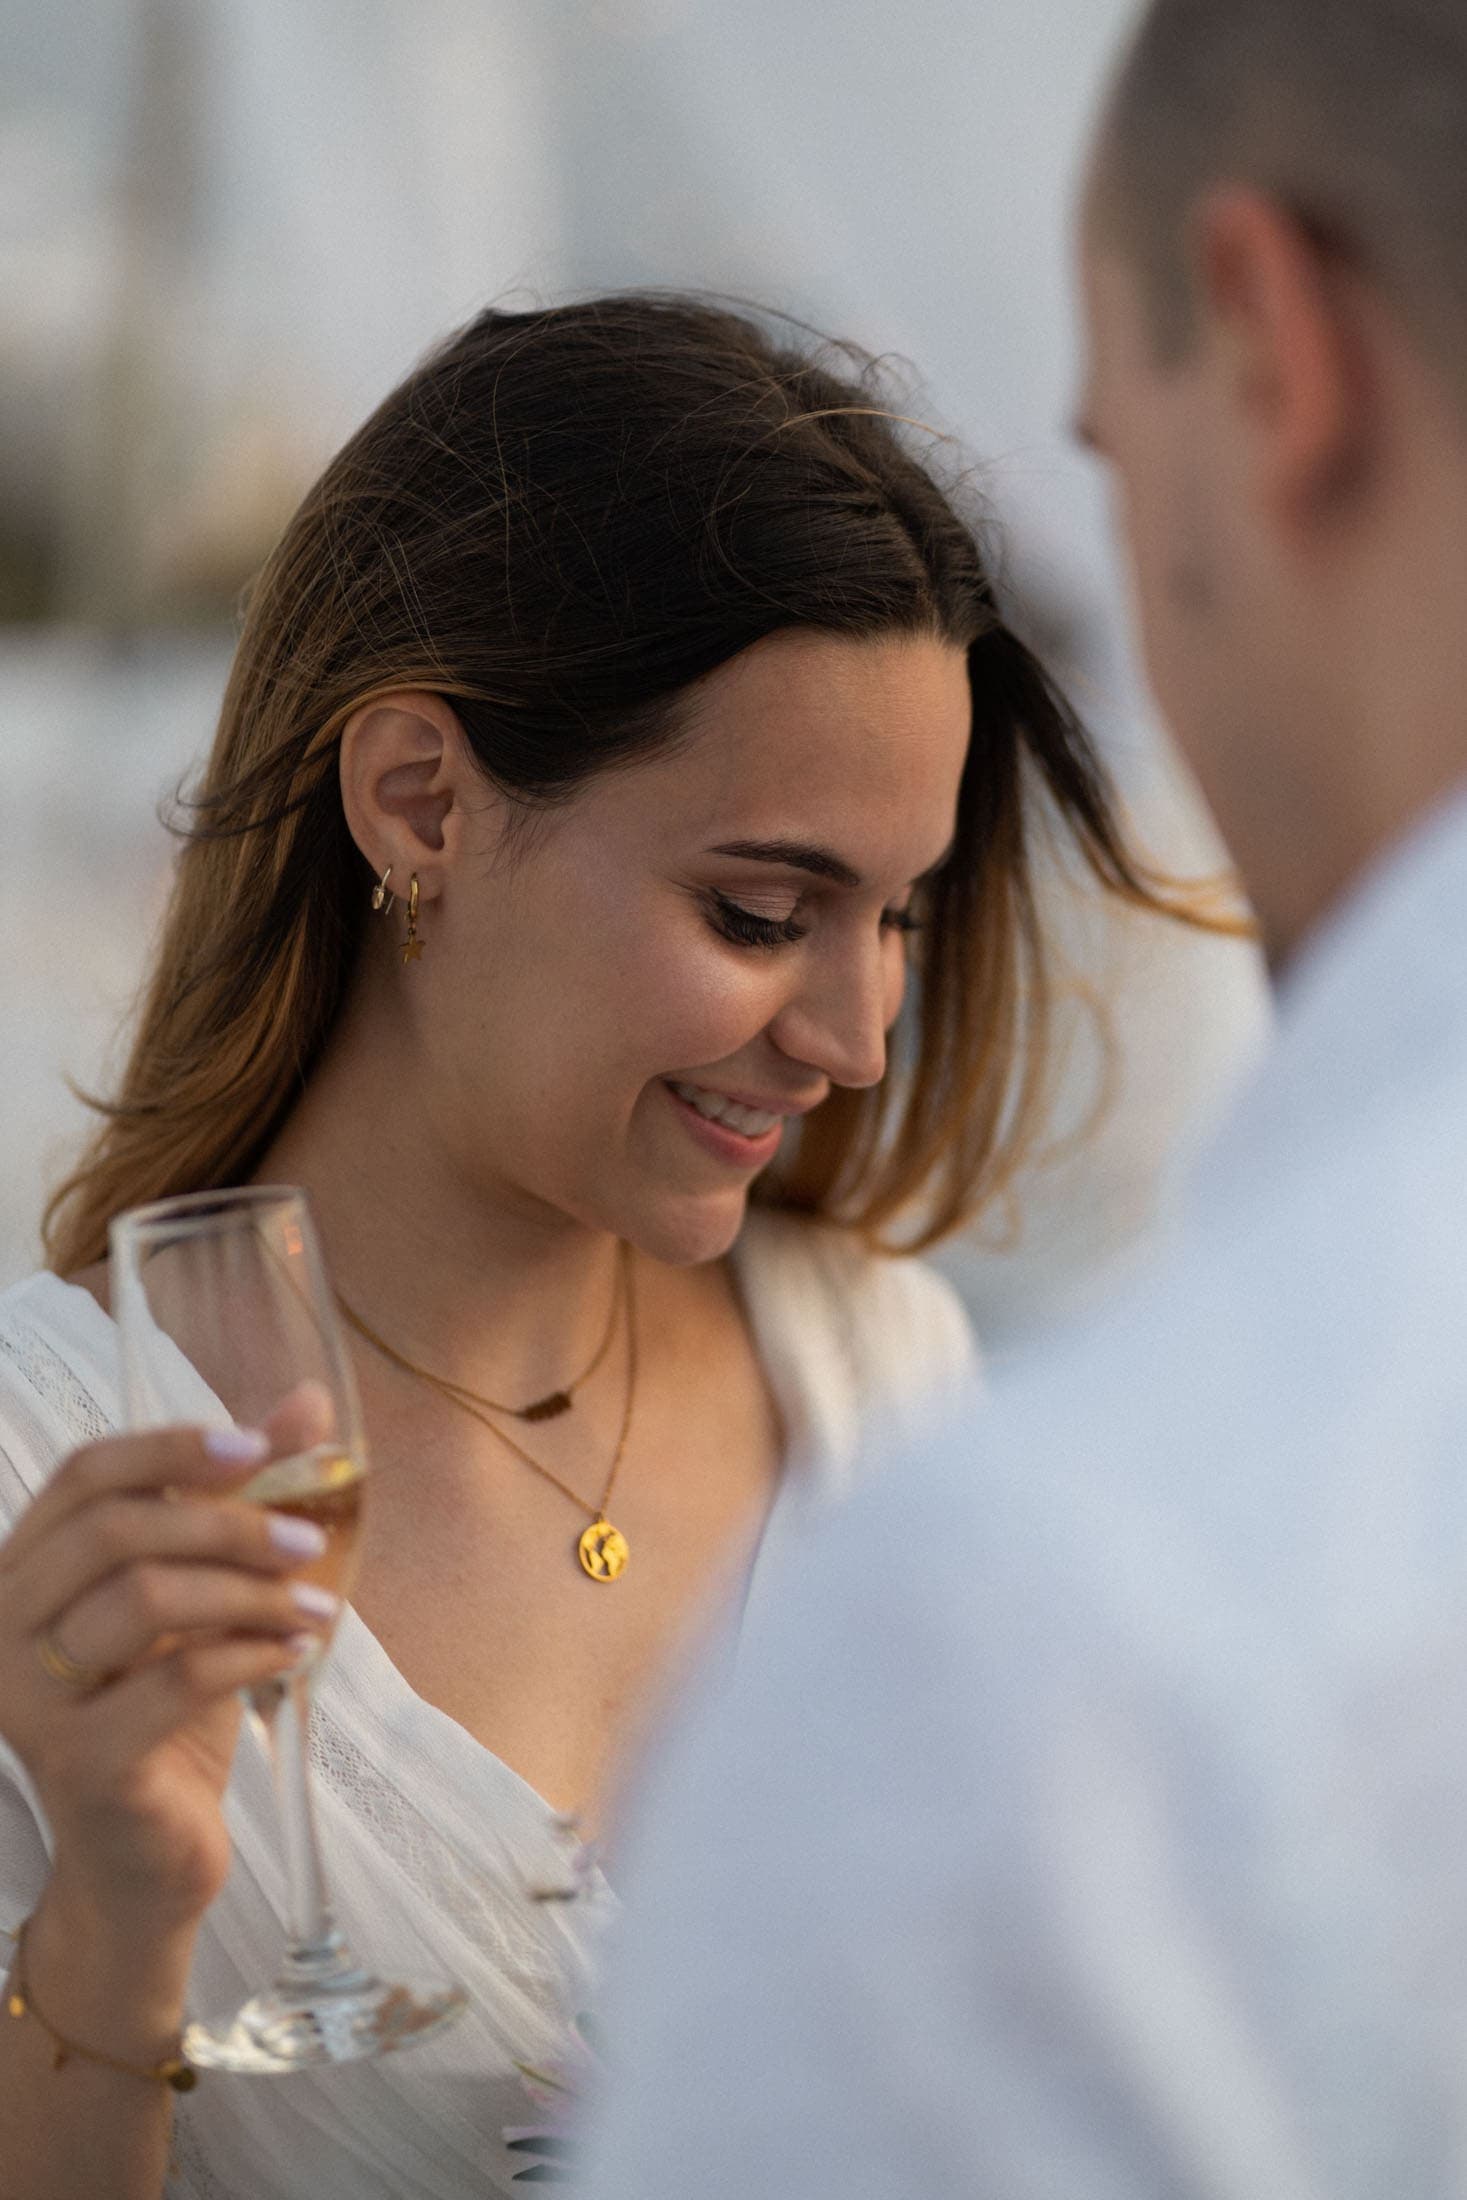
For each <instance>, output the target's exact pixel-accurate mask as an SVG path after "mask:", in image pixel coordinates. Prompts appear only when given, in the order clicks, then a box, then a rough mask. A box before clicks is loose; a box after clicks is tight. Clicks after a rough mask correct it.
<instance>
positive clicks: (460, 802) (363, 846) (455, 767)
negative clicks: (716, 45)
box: [340, 688, 483, 898]
mask: <svg viewBox="0 0 1467 2200" xmlns="http://www.w3.org/2000/svg"><path fill="white" fill-rule="evenodd" d="M340 772H341V802H342V808H343V809H344V810H345V812H346V822H347V826H348V829H349V830H350V833H351V836H352V838H353V840H354V841H355V842H356V844H357V846H358V848H360V850H361V852H362V854H363V856H364V857H365V858H366V861H367V863H368V864H369V866H370V867H371V869H372V870H373V871H374V872H376V873H378V874H379V875H380V873H382V872H383V871H385V870H386V869H387V867H388V865H389V864H390V865H391V866H392V869H393V871H394V873H395V874H396V877H397V878H398V879H401V880H403V881H406V880H407V878H408V877H409V876H410V875H411V874H412V873H413V872H415V871H416V872H417V873H418V874H419V876H420V878H421V880H422V891H423V893H424V895H425V896H427V897H428V898H432V896H433V895H434V894H435V893H436V892H437V891H438V890H439V889H440V888H441V885H442V879H443V873H444V871H445V868H447V867H449V866H451V865H452V864H453V862H454V861H455V859H456V857H457V855H458V853H459V851H460V847H461V844H462V839H463V828H464V824H465V821H466V818H467V815H468V811H467V808H466V803H465V797H466V796H467V794H468V791H469V789H468V778H469V775H470V774H473V776H474V778H475V779H476V780H477V781H478V784H479V788H480V792H481V795H482V790H483V780H482V775H480V774H479V773H478V772H477V770H476V768H475V765H474V762H473V759H472V757H471V756H470V754H469V749H468V743H467V742H466V741H465V739H464V733H463V728H462V727H461V726H460V724H459V722H458V718H457V716H456V715H455V713H454V711H453V709H452V707H451V706H450V705H449V704H448V703H446V702H445V701H444V699H443V697H442V696H441V695H434V694H432V693H431V692H430V691H429V690H428V689H426V688H424V689H421V690H420V689H417V688H404V689H401V690H400V691H399V692H397V693H396V694H392V695H383V696H379V697H378V698H377V699H376V700H375V701H374V702H369V703H364V704H363V705H362V707H361V708H360V710H357V711H354V712H353V713H352V715H351V717H350V718H349V719H348V720H347V722H346V725H345V726H344V727H343V729H342V735H341V752H340ZM482 806H483V805H482V801H480V802H479V804H478V805H477V807H479V808H482Z"/></svg>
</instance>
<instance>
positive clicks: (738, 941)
mask: <svg viewBox="0 0 1467 2200" xmlns="http://www.w3.org/2000/svg"><path fill="white" fill-rule="evenodd" d="M711 916H712V921H713V928H714V930H715V931H716V932H721V933H722V935H723V937H724V938H725V939H726V940H732V941H733V942H734V944H735V946H737V947H793V946H794V944H795V941H796V940H802V939H803V938H804V937H805V934H806V932H807V931H808V930H809V927H808V925H804V924H801V923H800V922H799V920H798V918H796V917H795V916H793V915H791V916H788V917H761V916H759V915H757V914H756V912H755V911H754V910H752V909H745V908H744V906H743V904H742V903H741V902H737V901H730V899H729V897H728V895H727V894H718V893H715V894H714V895H713V897H712V901H711Z"/></svg>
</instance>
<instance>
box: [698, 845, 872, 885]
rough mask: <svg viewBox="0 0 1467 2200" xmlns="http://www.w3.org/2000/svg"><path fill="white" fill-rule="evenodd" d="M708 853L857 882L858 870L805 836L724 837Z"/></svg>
mask: <svg viewBox="0 0 1467 2200" xmlns="http://www.w3.org/2000/svg"><path fill="white" fill-rule="evenodd" d="M708 853H709V855H711V856H734V857H736V858H737V859H738V861H739V862H741V863H777V864H778V865H779V866H780V868H781V869H782V870H786V871H808V872H809V873H810V875H811V877H812V878H826V879H830V880H831V881H832V882H833V883H834V884H835V885H837V886H859V885H860V884H861V874H860V872H859V871H853V870H852V869H851V866H850V865H849V864H848V863H846V862H845V861H843V859H842V858H841V857H840V856H838V855H836V854H834V853H833V851H832V850H831V849H829V848H820V847H817V846H816V845H815V844H814V843H813V842H811V841H804V840H726V841H724V842H723V843H722V845H721V846H720V847H717V848H710V849H709V850H708Z"/></svg>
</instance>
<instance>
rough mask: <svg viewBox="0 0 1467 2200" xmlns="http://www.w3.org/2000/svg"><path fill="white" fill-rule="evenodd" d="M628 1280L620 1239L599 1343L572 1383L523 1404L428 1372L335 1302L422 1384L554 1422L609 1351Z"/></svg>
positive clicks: (514, 1414) (516, 1416)
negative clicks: (507, 1402)
mask: <svg viewBox="0 0 1467 2200" xmlns="http://www.w3.org/2000/svg"><path fill="white" fill-rule="evenodd" d="M630 1279H631V1270H630V1266H629V1248H628V1246H627V1245H626V1244H625V1242H623V1244H622V1246H621V1248H620V1259H619V1265H618V1268H617V1275H616V1282H615V1284H614V1285H613V1287H612V1293H611V1312H610V1314H609V1315H608V1316H607V1319H606V1330H605V1334H604V1335H603V1337H602V1339H601V1342H600V1344H598V1345H597V1347H596V1350H595V1351H594V1352H593V1354H592V1355H591V1358H590V1359H589V1360H588V1361H587V1363H586V1365H585V1366H584V1367H583V1368H582V1369H581V1372H580V1374H579V1375H578V1376H577V1377H576V1379H575V1381H574V1382H571V1383H565V1384H563V1385H562V1387H561V1388H560V1389H559V1390H551V1391H547V1393H546V1395H545V1396H544V1397H543V1398H535V1399H532V1400H531V1402H530V1404H529V1405H527V1406H506V1405H501V1404H500V1402H499V1400H498V1399H497V1398H484V1397H481V1396H480V1394H479V1392H478V1391H477V1390H470V1388H469V1386H468V1384H467V1383H456V1382H454V1380H453V1379H452V1377H451V1376H448V1375H431V1374H430V1373H429V1372H428V1370H427V1368H426V1367H419V1366H418V1364H417V1362H416V1361H414V1360H409V1359H407V1358H406V1357H405V1356H404V1354H402V1353H401V1352H398V1351H396V1350H395V1349H394V1348H393V1346H391V1345H390V1344H389V1343H388V1342H387V1340H386V1338H385V1337H379V1336H378V1334H377V1332H376V1330H375V1329H369V1328H368V1327H367V1324H366V1323H365V1322H364V1321H363V1320H362V1317H361V1315H360V1314H358V1313H357V1312H356V1311H355V1310H354V1309H353V1308H352V1307H350V1306H348V1305H347V1303H346V1300H345V1299H344V1298H343V1297H342V1295H341V1293H340V1292H339V1291H338V1292H337V1294H336V1303H337V1305H338V1306H339V1307H340V1309H341V1312H342V1314H343V1315H344V1316H345V1318H346V1320H347V1322H348V1323H349V1324H350V1326H351V1327H352V1328H353V1329H354V1330H355V1331H356V1333H357V1335H358V1336H359V1337H362V1338H365V1340H366V1342H367V1343H368V1344H369V1345H371V1346H372V1347H373V1348H374V1349H375V1350H376V1351H378V1352H380V1353H381V1355H382V1357H383V1359H384V1360H391V1362H392V1364H393V1366H394V1367H400V1368H401V1369H402V1371H403V1373H404V1374H405V1375H417V1376H420V1377H421V1378H422V1380H423V1381H424V1382H425V1383H432V1385H433V1386H434V1388H435V1389H436V1390H441V1391H442V1392H443V1394H444V1396H445V1397H456V1398H458V1399H460V1400H461V1401H467V1402H468V1403H469V1404H471V1405H476V1406H482V1407H483V1408H484V1411H485V1412H486V1413H504V1414H508V1416H509V1418H510V1419H511V1420H513V1421H554V1420H557V1419H558V1418H559V1416H560V1415H561V1414H562V1413H569V1412H570V1410H571V1407H572V1405H573V1404H574V1403H575V1395H576V1392H577V1391H578V1390H579V1389H580V1387H581V1385H582V1383H587V1382H589V1381H590V1379H591V1377H592V1376H593V1375H594V1374H595V1372H596V1370H597V1368H598V1367H599V1366H600V1365H601V1362H602V1361H603V1360H604V1359H605V1357H606V1355H607V1353H608V1352H609V1351H610V1350H611V1340H612V1338H613V1337H614V1336H615V1335H616V1317H617V1314H618V1313H619V1312H620V1309H621V1300H622V1294H623V1292H625V1291H627V1290H629V1289H630V1287H631V1284H630Z"/></svg>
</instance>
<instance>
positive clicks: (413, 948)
mask: <svg viewBox="0 0 1467 2200" xmlns="http://www.w3.org/2000/svg"><path fill="white" fill-rule="evenodd" d="M402 959H403V961H404V962H405V963H414V962H421V961H422V959H423V943H422V941H421V940H420V939H419V938H418V874H417V872H416V871H414V873H413V875H412V879H411V882H410V883H409V886H408V931H407V938H406V939H405V940H404V941H403V944H402Z"/></svg>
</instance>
